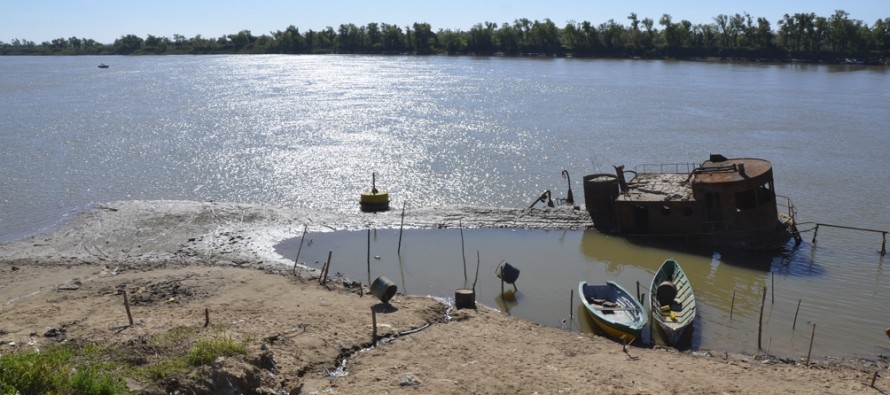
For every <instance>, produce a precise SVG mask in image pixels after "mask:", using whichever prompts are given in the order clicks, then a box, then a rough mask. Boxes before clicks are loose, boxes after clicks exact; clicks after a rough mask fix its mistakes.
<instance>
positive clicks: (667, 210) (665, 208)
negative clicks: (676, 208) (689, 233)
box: [661, 206, 671, 217]
mask: <svg viewBox="0 0 890 395" xmlns="http://www.w3.org/2000/svg"><path fill="white" fill-rule="evenodd" d="M661 215H662V216H664V217H667V216H669V215H671V208H670V207H668V206H661Z"/></svg>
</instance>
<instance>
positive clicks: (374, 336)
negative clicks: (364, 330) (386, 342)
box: [371, 306, 377, 342]
mask: <svg viewBox="0 0 890 395" xmlns="http://www.w3.org/2000/svg"><path fill="white" fill-rule="evenodd" d="M371 326H373V327H374V328H373V329H372V330H371V341H373V342H376V341H377V312H376V311H374V306H371Z"/></svg>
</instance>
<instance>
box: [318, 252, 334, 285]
mask: <svg viewBox="0 0 890 395" xmlns="http://www.w3.org/2000/svg"><path fill="white" fill-rule="evenodd" d="M333 253H334V252H333V251H328V261H327V262H325V264H324V266H322V267H321V275H320V276H319V277H318V283H319V284H321V285H325V284H326V283H327V282H328V271H329V270H330V268H331V255H332V254H333Z"/></svg>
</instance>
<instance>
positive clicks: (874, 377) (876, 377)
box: [871, 370, 880, 388]
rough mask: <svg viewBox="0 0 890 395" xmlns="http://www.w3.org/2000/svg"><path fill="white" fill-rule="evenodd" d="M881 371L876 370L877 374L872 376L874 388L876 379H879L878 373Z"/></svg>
mask: <svg viewBox="0 0 890 395" xmlns="http://www.w3.org/2000/svg"><path fill="white" fill-rule="evenodd" d="M879 373H880V371H879V370H875V374H874V376H871V387H872V388H874V387H875V380H877V379H878V374H879Z"/></svg>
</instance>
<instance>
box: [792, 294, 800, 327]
mask: <svg viewBox="0 0 890 395" xmlns="http://www.w3.org/2000/svg"><path fill="white" fill-rule="evenodd" d="M801 300H803V299H798V300H797V310H794V323H793V324H791V330H792V331H793V330H794V328H795V327H797V313H799V312H800V301H801Z"/></svg>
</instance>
